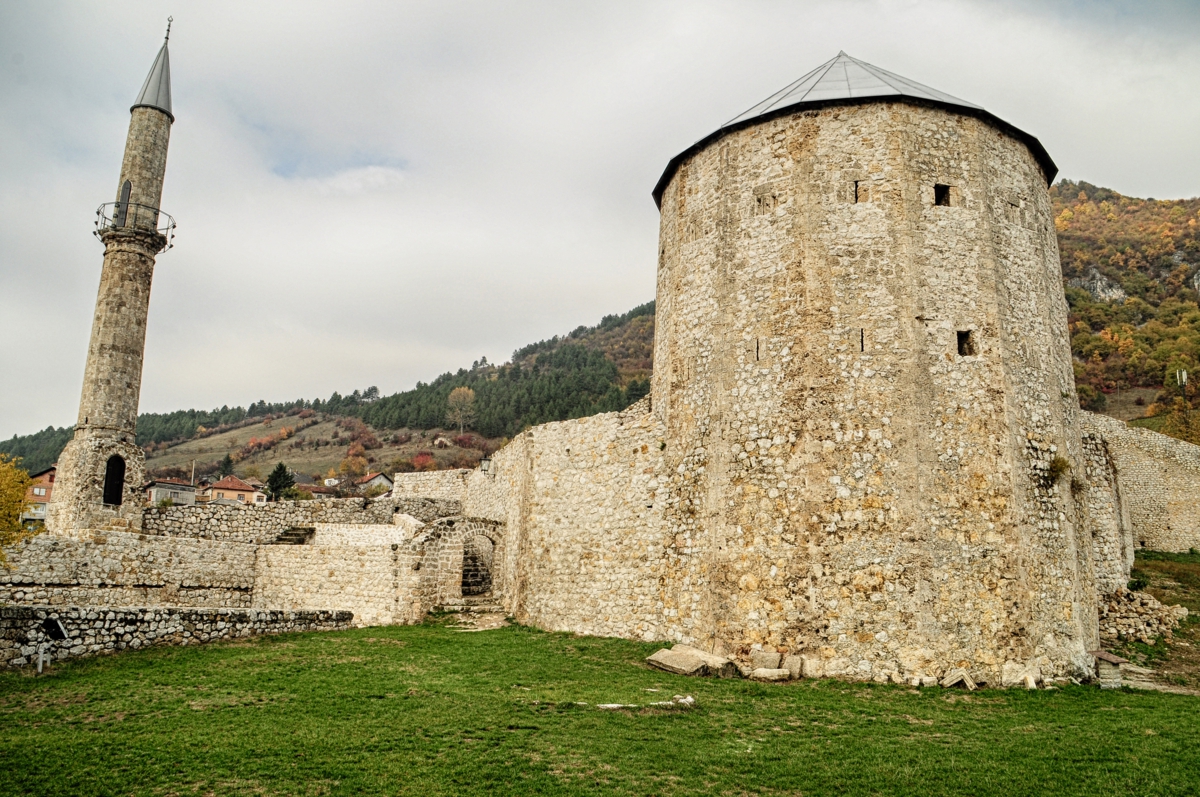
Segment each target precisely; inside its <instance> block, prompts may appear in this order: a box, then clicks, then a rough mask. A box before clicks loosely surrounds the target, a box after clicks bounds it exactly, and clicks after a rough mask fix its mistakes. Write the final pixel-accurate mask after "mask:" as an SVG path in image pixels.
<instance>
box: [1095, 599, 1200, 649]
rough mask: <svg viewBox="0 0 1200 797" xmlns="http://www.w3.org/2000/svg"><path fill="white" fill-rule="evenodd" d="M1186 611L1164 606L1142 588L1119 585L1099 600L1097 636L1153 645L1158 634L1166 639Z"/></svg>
mask: <svg viewBox="0 0 1200 797" xmlns="http://www.w3.org/2000/svg"><path fill="white" fill-rule="evenodd" d="M1187 614H1188V611H1187V609H1185V608H1184V607H1182V606H1164V605H1162V604H1161V603H1159V602H1158V600H1157V599H1155V597H1154V596H1153V595H1149V594H1147V593H1145V592H1132V591H1130V590H1126V589H1119V590H1117V591H1116V592H1114V593H1113V594H1111V595H1108V596H1105V598H1104V599H1103V600H1102V601H1100V639H1102V640H1104V641H1105V642H1117V641H1122V640H1125V641H1137V642H1142V643H1143V644H1146V645H1153V644H1154V643H1155V642H1156V641H1157V640H1158V638H1159V637H1166V638H1167V639H1170V638H1171V637H1172V634H1173V632H1174V630H1175V628H1176V627H1177V626H1178V625H1179V624H1180V623H1181V622H1183V620H1184V619H1185V618H1186V617H1187Z"/></svg>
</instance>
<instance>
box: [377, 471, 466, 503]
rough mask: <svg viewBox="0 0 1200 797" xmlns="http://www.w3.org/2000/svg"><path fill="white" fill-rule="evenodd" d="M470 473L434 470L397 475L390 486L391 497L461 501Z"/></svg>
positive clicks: (463, 497) (463, 498)
mask: <svg viewBox="0 0 1200 797" xmlns="http://www.w3.org/2000/svg"><path fill="white" fill-rule="evenodd" d="M470 474H471V471H470V470H467V469H465V468H459V469H456V470H436V471H429V472H423V473H397V474H396V478H395V481H394V483H393V485H392V495H393V496H395V497H397V498H401V497H406V496H419V497H421V498H438V499H442V500H444V501H463V500H465V496H466V493H467V479H468V477H469V476H470Z"/></svg>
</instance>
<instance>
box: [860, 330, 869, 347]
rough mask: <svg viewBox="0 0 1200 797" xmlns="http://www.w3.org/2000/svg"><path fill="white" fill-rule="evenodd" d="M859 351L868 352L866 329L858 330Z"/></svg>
mask: <svg viewBox="0 0 1200 797" xmlns="http://www.w3.org/2000/svg"><path fill="white" fill-rule="evenodd" d="M858 350H859V351H866V350H867V330H865V329H860V330H858Z"/></svg>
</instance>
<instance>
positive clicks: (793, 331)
mask: <svg viewBox="0 0 1200 797" xmlns="http://www.w3.org/2000/svg"><path fill="white" fill-rule="evenodd" d="M1055 172H1056V167H1055V166H1054V164H1053V162H1052V161H1051V160H1050V157H1049V156H1048V155H1047V153H1046V151H1045V150H1044V149H1043V148H1042V146H1041V145H1040V144H1039V143H1038V141H1037V140H1036V139H1035V138H1033V137H1032V136H1030V135H1028V134H1026V133H1023V132H1022V131H1020V130H1017V129H1016V128H1014V127H1012V126H1011V125H1009V124H1007V123H1005V122H1003V121H1001V120H999V119H997V118H996V117H994V116H992V115H991V114H989V113H988V112H986V111H984V110H983V109H981V108H979V107H978V106H975V105H972V104H971V103H968V102H964V101H962V100H959V99H956V98H954V97H951V96H949V95H946V94H943V93H941V92H938V91H936V90H933V89H930V88H928V87H925V86H922V85H920V84H916V83H913V82H912V81H909V80H906V79H904V78H901V77H899V76H897V75H894V74H892V73H889V72H886V71H884V70H881V69H878V68H876V67H873V66H871V65H869V64H865V63H863V62H860V61H857V60H855V59H853V58H850V57H849V56H847V55H845V54H844V53H842V54H839V55H838V57H836V58H835V59H833V60H832V61H829V62H828V63H826V64H823V65H822V66H820V67H818V68H817V69H816V70H814V71H813V72H812V73H810V74H808V75H806V76H805V77H803V78H801V79H800V80H799V81H797V82H796V83H794V84H792V85H791V86H788V87H787V88H786V89H784V90H783V91H781V92H779V93H777V94H776V95H773V96H772V97H770V98H768V100H766V101H765V102H763V103H761V104H759V105H757V106H755V107H754V108H752V109H751V110H750V111H747V112H746V113H745V114H743V115H741V116H739V117H738V118H736V119H734V120H733V121H732V122H730V123H729V124H727V125H725V126H723V127H722V128H721V129H720V130H718V131H717V132H716V133H714V134H712V135H710V136H708V137H707V138H705V139H702V140H701V141H699V142H698V143H697V144H696V145H694V146H693V147H691V148H690V149H688V150H686V151H685V152H683V153H681V154H680V155H679V156H678V157H676V158H675V159H673V160H672V161H671V163H670V165H669V166H668V168H667V170H666V172H665V173H664V174H663V177H662V179H661V180H660V182H659V184H658V186H657V187H656V189H655V192H654V196H655V199H656V201H658V202H659V206H660V209H661V214H662V216H661V231H660V253H659V255H660V257H659V270H658V305H657V315H658V318H657V332H656V335H657V337H656V340H655V352H654V362H655V367H654V376H653V386H652V399H653V402H652V406H653V412H654V413H655V414H656V415H657V416H658V419H659V420H660V421H661V423H662V424H663V427H664V429H665V439H664V443H665V446H666V447H665V450H664V454H665V455H666V457H667V460H668V462H667V465H668V467H667V468H666V470H667V471H668V472H670V473H671V474H673V475H672V477H671V483H670V488H669V494H670V500H669V501H668V502H667V508H666V516H665V521H666V522H667V523H668V524H669V526H670V527H672V529H673V530H674V531H676V532H677V534H675V539H676V540H677V541H678V540H680V538H682V540H683V542H682V544H677V550H678V551H680V553H679V554H678V556H679V557H680V559H681V560H682V561H681V562H680V565H681V567H683V568H684V570H685V571H686V572H687V575H686V576H685V577H683V578H682V580H681V581H680V582H679V584H680V585H679V587H678V589H677V593H678V601H677V605H676V606H675V607H674V609H673V611H675V612H677V613H678V616H679V617H680V618H681V624H682V625H683V626H685V627H688V626H690V627H691V629H692V630H691V631H690V632H689V633H690V635H691V637H692V638H693V639H696V640H697V641H698V642H703V643H705V644H710V645H711V646H712V647H715V648H717V649H722V648H723V649H725V650H726V651H729V652H734V651H738V650H740V651H741V652H742V653H743V654H744V653H745V652H746V651H747V650H749V649H752V648H755V647H758V646H761V647H762V648H766V649H771V650H779V651H781V652H785V653H796V654H802V655H807V656H808V657H809V659H808V662H809V665H811V667H812V668H814V669H817V670H820V671H823V672H824V673H826V674H829V675H841V676H848V677H861V678H874V679H876V680H883V679H885V678H889V677H890V678H892V679H898V678H906V679H912V678H916V677H919V676H922V675H925V676H930V675H933V676H937V675H941V674H944V673H945V672H947V671H948V670H950V669H952V668H955V667H962V668H964V669H966V670H967V671H968V672H973V673H974V674H975V675H976V677H980V678H984V679H986V680H988V681H989V682H993V683H995V682H998V681H999V679H1000V673H1001V670H1002V669H1003V668H1004V665H1005V664H1008V665H1009V670H1008V671H1009V672H1013V671H1015V670H1014V668H1016V667H1020V668H1028V667H1030V666H1037V667H1039V668H1040V669H1041V670H1042V672H1043V673H1044V674H1046V675H1049V674H1051V673H1060V674H1061V673H1065V672H1071V671H1079V670H1082V669H1083V668H1085V667H1086V666H1088V665H1089V664H1090V657H1088V656H1086V655H1085V651H1087V650H1089V649H1091V648H1094V647H1096V646H1097V645H1098V629H1097V619H1096V608H1095V607H1096V598H1095V584H1094V576H1093V571H1092V563H1091V548H1090V546H1091V540H1090V536H1089V534H1087V533H1086V532H1085V531H1084V529H1086V528H1087V523H1086V519H1085V518H1084V517H1083V512H1084V508H1083V502H1082V500H1081V499H1080V493H1081V492H1082V490H1083V488H1084V485H1083V482H1082V478H1083V476H1084V474H1083V467H1082V464H1083V458H1082V456H1081V440H1080V437H1081V435H1080V428H1079V422H1078V417H1077V416H1078V409H1077V408H1078V403H1077V399H1076V395H1075V388H1074V380H1073V377H1072V365H1071V353H1070V348H1069V343H1068V336H1067V307H1066V302H1065V299H1064V296H1063V290H1062V281H1061V274H1060V270H1059V262H1058V248H1057V242H1056V239H1055V229H1054V225H1053V220H1052V215H1051V209H1050V198H1049V195H1048V193H1047V186H1048V185H1049V183H1050V181H1051V180H1052V179H1053V177H1054V174H1055ZM668 589H669V588H668ZM697 596H704V597H697ZM668 602H669V601H668ZM806 666H807V665H806Z"/></svg>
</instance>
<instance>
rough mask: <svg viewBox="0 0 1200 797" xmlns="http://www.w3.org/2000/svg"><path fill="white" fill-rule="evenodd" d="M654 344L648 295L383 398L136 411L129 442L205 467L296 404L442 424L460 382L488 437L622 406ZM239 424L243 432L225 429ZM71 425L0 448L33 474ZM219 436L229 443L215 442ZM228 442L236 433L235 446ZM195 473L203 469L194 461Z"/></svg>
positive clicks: (362, 393)
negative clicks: (506, 356) (495, 359)
mask: <svg viewBox="0 0 1200 797" xmlns="http://www.w3.org/2000/svg"><path fill="white" fill-rule="evenodd" d="M653 342H654V302H649V303H647V304H644V305H641V306H639V307H636V308H634V309H633V310H630V311H629V312H628V313H625V314H623V315H611V316H605V317H604V318H603V319H601V321H600V323H599V324H597V325H596V326H593V327H579V328H577V329H576V330H574V331H573V332H571V333H570V334H567V335H564V336H562V337H558V336H555V337H553V338H551V339H549V340H543V341H540V342H538V343H532V344H530V345H528V346H524V347H522V348H520V349H518V350H517V351H516V352H514V353H513V359H512V360H511V361H510V362H508V363H505V364H504V365H492V364H490V363H488V362H487V360H486V359H482V360H480V361H478V362H476V363H474V364H473V365H472V366H471V368H470V369H466V368H462V369H459V370H458V371H457V372H454V373H449V372H448V373H445V374H442V375H441V376H439V377H438V378H437V379H435V380H433V381H432V382H430V383H428V384H425V383H423V382H418V383H417V385H416V387H415V388H413V389H412V390H407V391H403V392H400V393H396V394H394V395H391V396H384V397H381V396H380V395H379V390H378V388H374V387H370V388H367V389H366V390H355V391H354V392H353V393H350V394H348V395H345V396H343V395H342V394H340V393H336V392H335V393H334V394H333V395H331V396H330V397H329V398H328V399H324V400H322V399H312V400H307V399H296V400H295V401H288V402H278V403H273V404H269V403H267V402H266V401H259V402H257V403H255V404H251V405H250V406H249V407H228V406H226V407H221V408H220V409H214V410H209V411H204V410H194V409H192V410H178V411H176V412H169V413H142V414H141V415H139V416H138V435H137V442H138V444H139V445H141V446H143V447H144V448H146V449H147V450H148V451H150V452H151V453H156V452H157V453H156V456H155V457H154V458H155V459H161V460H162V461H163V462H164V463H168V462H169V463H170V465H171V466H173V467H175V466H178V467H182V463H183V460H182V459H180V457H182V456H183V455H184V454H185V453H188V454H191V455H193V458H194V455H195V454H196V453H197V452H203V453H202V456H203V457H208V458H211V459H212V460H213V461H212V462H205V461H203V460H201V462H200V464H201V465H204V466H205V467H207V466H211V465H213V463H214V462H215V461H216V460H219V459H220V458H221V457H223V456H224V454H225V453H226V449H227V448H228V446H234V447H233V448H228V450H230V451H234V452H236V450H237V446H241V445H242V444H243V442H244V441H242V440H241V438H242V437H249V436H250V432H252V431H253V430H249V429H248V427H257V426H258V425H259V424H262V423H263V421H264V420H265V419H267V418H278V417H280V416H295V415H297V414H299V413H302V412H303V411H304V410H310V411H312V412H313V413H319V414H321V415H322V416H323V417H332V418H338V417H345V418H359V419H361V420H363V421H365V422H366V423H367V424H369V425H370V426H372V427H373V428H374V429H375V430H400V429H414V430H431V429H440V428H442V427H444V426H445V425H446V399H447V397H448V396H449V394H450V391H451V390H453V389H454V388H455V387H459V386H467V387H471V388H472V389H473V390H474V391H475V396H476V399H475V403H476V410H477V413H478V418H477V420H476V422H475V423H474V424H473V425H472V429H473V431H475V432H478V433H479V434H481V435H483V436H484V437H486V438H490V439H496V438H503V437H512V436H513V435H515V434H517V433H519V432H520V431H521V430H522V429H525V428H527V427H529V426H533V425H536V424H539V423H546V422H548V421H557V420H566V419H568V418H579V417H583V416H585V415H593V414H595V413H598V412H609V411H612V410H620V409H624V408H625V407H627V406H629V405H630V404H632V403H633V402H634V401H637V400H638V399H639V398H641V397H642V396H644V395H646V393H647V392H648V391H649V388H650V385H649V375H650V368H651V351H652V348H653ZM240 429H248V431H247V433H245V434H225V433H226V432H230V433H232V432H233V431H235V430H240ZM72 433H73V427H69V426H68V427H60V428H57V429H56V428H54V427H47V428H46V429H44V430H42V431H40V432H35V433H34V434H31V435H14V436H13V437H12V438H11V439H9V440H4V441H0V453H7V454H12V455H15V456H19V457H21V458H22V463H21V464H22V466H23V467H25V468H27V469H28V470H29V471H30V472H35V471H38V470H41V469H43V468H46V467H49V466H50V465H52V464H53V463H54V462H55V461H56V460H57V459H58V456H59V454H61V453H62V449H63V447H64V446H65V445H66V444H67V441H68V440H70V439H71V435H72ZM196 438H206V439H207V438H212V440H211V441H210V442H211V444H210V445H203V446H198V447H197V446H191V447H188V449H187V450H186V451H185V450H183V449H181V450H180V452H179V456H174V457H165V456H164V455H163V454H162V452H164V451H165V450H166V449H170V448H172V447H175V446H179V445H180V444H183V443H185V442H186V441H191V440H193V439H196ZM225 440H228V441H230V442H229V443H228V446H226V448H222V447H221V446H222V441H225ZM233 441H237V442H236V446H235V445H234V442H233ZM293 442H295V441H293ZM310 443H311V441H310ZM291 445H292V444H291V443H289V444H288V446H289V447H291ZM408 447H411V446H409V445H408V444H403V445H402V444H397V451H394V452H393V451H390V450H389V451H387V452H381V453H382V454H383V455H398V454H399V452H400V451H401V450H406V449H407V448H408ZM310 448H311V445H310ZM193 449H195V451H193ZM438 457H439V460H438V461H439V463H442V462H443V460H445V463H444V464H451V463H452V461H453V460H452V459H447V458H446V457H442V456H441V455H440V454H439V455H438ZM337 459H340V457H334V461H336V460H337ZM176 460H178V462H176ZM189 461H190V460H189ZM372 463H374V459H372ZM313 464H314V466H315V465H316V464H320V463H318V462H314V463H313ZM380 464H383V460H382V459H381V460H380ZM201 472H206V471H204V469H203V468H202V469H201Z"/></svg>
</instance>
